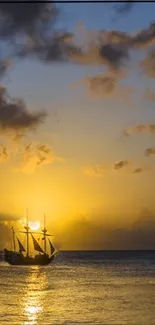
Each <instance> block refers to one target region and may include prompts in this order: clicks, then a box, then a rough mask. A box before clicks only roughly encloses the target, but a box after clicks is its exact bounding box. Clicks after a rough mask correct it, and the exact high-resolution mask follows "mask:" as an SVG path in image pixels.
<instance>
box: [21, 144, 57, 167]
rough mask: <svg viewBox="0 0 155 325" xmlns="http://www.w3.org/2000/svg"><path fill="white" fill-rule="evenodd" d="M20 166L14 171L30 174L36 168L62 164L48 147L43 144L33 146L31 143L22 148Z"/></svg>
mask: <svg viewBox="0 0 155 325" xmlns="http://www.w3.org/2000/svg"><path fill="white" fill-rule="evenodd" d="M21 160H22V161H21V164H20V166H19V168H18V169H16V171H22V172H25V173H32V172H34V171H35V169H36V168H37V167H40V166H42V165H45V164H50V163H53V162H62V161H63V158H61V157H58V156H57V155H56V154H55V153H54V152H53V151H52V149H51V148H50V147H48V146H47V145H45V144H37V145H34V144H32V143H30V144H28V145H26V146H24V148H23V151H22V152H21Z"/></svg>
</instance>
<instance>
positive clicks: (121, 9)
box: [113, 0, 134, 15]
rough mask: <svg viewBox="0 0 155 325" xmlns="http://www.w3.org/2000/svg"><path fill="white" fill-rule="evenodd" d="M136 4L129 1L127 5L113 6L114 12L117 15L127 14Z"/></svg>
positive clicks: (118, 4)
mask: <svg viewBox="0 0 155 325" xmlns="http://www.w3.org/2000/svg"><path fill="white" fill-rule="evenodd" d="M133 5H134V2H133V1H131V0H128V1H127V2H126V3H123V4H120V3H117V4H116V5H114V6H113V8H114V10H115V11H116V13H117V14H123V15H124V14H126V13H128V12H129V11H131V9H132V8H133Z"/></svg>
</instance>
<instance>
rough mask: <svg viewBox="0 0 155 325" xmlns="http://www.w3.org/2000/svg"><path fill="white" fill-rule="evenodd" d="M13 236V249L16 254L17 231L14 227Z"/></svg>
mask: <svg viewBox="0 0 155 325" xmlns="http://www.w3.org/2000/svg"><path fill="white" fill-rule="evenodd" d="M12 235H13V249H14V252H15V251H16V242H15V230H14V227H12Z"/></svg>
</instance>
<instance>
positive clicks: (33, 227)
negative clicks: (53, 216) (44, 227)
mask: <svg viewBox="0 0 155 325" xmlns="http://www.w3.org/2000/svg"><path fill="white" fill-rule="evenodd" d="M29 227H30V229H31V230H38V229H39V228H40V221H39V220H37V221H29Z"/></svg>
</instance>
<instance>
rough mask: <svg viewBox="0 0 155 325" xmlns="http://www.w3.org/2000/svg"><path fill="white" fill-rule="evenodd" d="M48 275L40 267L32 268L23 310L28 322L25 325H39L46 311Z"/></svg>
mask: <svg viewBox="0 0 155 325" xmlns="http://www.w3.org/2000/svg"><path fill="white" fill-rule="evenodd" d="M47 285H48V284H47V278H46V275H45V274H44V273H42V272H40V270H39V268H38V267H32V268H31V269H30V274H29V276H28V278H27V286H26V288H25V289H26V290H25V295H24V296H25V297H24V302H23V304H22V309H23V312H24V316H25V317H26V321H25V322H24V325H37V324H38V323H39V320H40V319H41V317H42V314H43V310H44V307H43V305H44V299H45V297H44V295H45V292H44V290H45V289H46V288H47Z"/></svg>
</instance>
